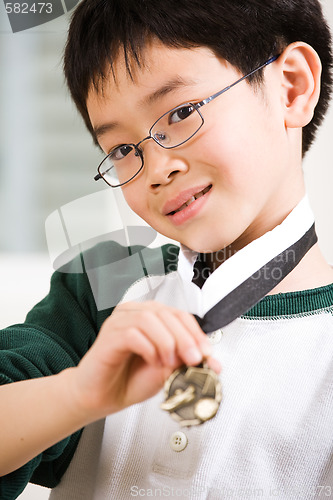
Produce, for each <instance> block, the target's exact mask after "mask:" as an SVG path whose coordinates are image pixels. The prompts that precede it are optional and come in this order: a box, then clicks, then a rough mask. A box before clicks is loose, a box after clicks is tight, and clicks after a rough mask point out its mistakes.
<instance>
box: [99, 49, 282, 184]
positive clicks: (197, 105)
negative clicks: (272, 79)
mask: <svg viewBox="0 0 333 500" xmlns="http://www.w3.org/2000/svg"><path fill="white" fill-rule="evenodd" d="M279 56H280V54H277V55H275V56H273V57H271V58H270V59H268V60H267V61H266V62H265V63H263V64H261V65H260V66H258V67H257V68H255V69H254V70H252V71H250V73H247V74H246V75H244V76H242V77H241V78H239V79H238V80H236V81H235V82H234V83H232V84H231V85H228V86H227V87H224V88H223V89H222V90H219V91H218V92H216V93H215V94H212V95H211V96H209V97H206V99H203V100H202V101H199V102H197V103H191V102H185V103H184V104H179V105H178V106H176V107H174V108H172V109H170V110H169V111H167V112H166V113H163V115H161V116H160V117H159V118H158V119H157V120H156V121H155V122H154V123H153V125H152V126H151V127H150V129H149V135H148V136H147V137H145V138H144V139H142V140H141V141H139V142H138V143H137V144H132V143H129V144H124V146H133V148H134V150H135V155H136V156H140V158H141V167H140V168H139V170H138V171H137V172H136V173H135V174H134V175H133V176H132V177H131V178H130V179H128V180H127V181H125V182H122V183H120V184H117V185H115V186H113V185H111V184H110V183H109V182H108V181H107V180H106V179H105V178H104V177H103V175H102V174H101V173H100V167H101V166H102V164H103V163H104V162H105V160H106V159H107V158H108V157H109V156H110V155H111V154H112V153H113V151H111V152H110V153H109V154H107V155H106V156H105V157H104V158H103V160H102V161H101V162H100V164H99V165H98V167H97V171H98V174H97V175H95V177H94V180H95V181H98V180H100V179H103V181H104V182H106V184H107V185H108V186H110V187H112V188H117V187H120V186H124V184H127V183H128V182H130V181H131V180H133V179H134V178H135V177H136V176H137V175H138V174H139V173H140V172H141V170H142V169H143V167H144V158H143V151H142V150H141V149H140V148H139V146H140V145H141V144H142V143H143V142H144V141H147V140H148V139H153V141H154V142H155V143H156V144H158V145H159V146H161V148H163V149H173V148H178V147H179V146H182V145H183V144H185V143H186V142H187V141H189V140H190V139H192V137H193V136H194V135H195V134H196V133H197V132H198V131H199V130H200V129H201V128H202V126H203V125H204V123H205V120H204V117H203V116H202V114H201V112H200V108H202V107H203V106H205V104H208V103H210V102H211V101H213V100H214V99H216V98H217V97H219V96H220V95H222V94H224V93H225V92H227V91H228V90H230V89H232V88H233V87H235V85H237V84H238V83H241V82H242V81H243V80H245V79H246V78H249V77H250V76H252V75H253V74H254V73H256V72H257V71H260V70H261V69H263V68H265V67H266V66H268V65H269V64H271V63H273V62H274V61H276V60H277V59H278V57H279ZM186 105H191V106H193V108H194V109H195V110H196V111H197V112H198V113H199V115H200V117H201V120H202V123H201V125H200V127H198V128H197V130H196V131H195V132H193V134H192V135H190V137H188V138H187V139H185V140H184V141H182V142H180V143H179V144H176V145H174V146H165V145H163V144H161V143H160V142H158V140H157V139H156V137H154V136H153V135H151V132H152V130H153V128H154V127H155V125H156V123H157V122H159V121H160V120H161V119H162V118H163V117H164V116H166V115H168V114H170V113H172V112H173V111H176V110H177V109H179V108H182V107H183V106H186Z"/></svg>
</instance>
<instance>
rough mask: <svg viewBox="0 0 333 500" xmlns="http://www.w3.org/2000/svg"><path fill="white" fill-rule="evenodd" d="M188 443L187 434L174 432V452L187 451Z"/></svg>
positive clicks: (172, 439)
mask: <svg viewBox="0 0 333 500" xmlns="http://www.w3.org/2000/svg"><path fill="white" fill-rule="evenodd" d="M187 443H188V439H187V436H186V434H184V433H183V432H180V431H177V432H174V433H173V434H172V436H171V438H170V446H171V448H172V449H173V450H174V451H183V450H185V448H186V446H187Z"/></svg>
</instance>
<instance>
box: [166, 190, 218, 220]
mask: <svg viewBox="0 0 333 500" xmlns="http://www.w3.org/2000/svg"><path fill="white" fill-rule="evenodd" d="M210 188H211V186H207V187H206V188H205V189H203V190H202V191H200V193H197V194H195V195H194V196H191V198H190V199H189V200H188V201H186V202H185V203H183V205H182V206H181V207H179V208H178V209H177V210H175V211H174V212H171V214H172V215H173V214H176V213H177V212H180V211H181V210H183V209H184V208H185V207H188V206H189V205H191V203H193V202H194V201H195V200H197V199H198V198H200V197H201V196H203V195H204V194H206V193H208V191H209V190H210Z"/></svg>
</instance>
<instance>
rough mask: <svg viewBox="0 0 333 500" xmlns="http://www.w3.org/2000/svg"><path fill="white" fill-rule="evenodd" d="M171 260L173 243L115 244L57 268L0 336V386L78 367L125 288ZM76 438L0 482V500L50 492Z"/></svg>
mask: <svg viewBox="0 0 333 500" xmlns="http://www.w3.org/2000/svg"><path fill="white" fill-rule="evenodd" d="M177 254H178V249H177V247H174V246H173V245H165V246H164V247H162V248H155V249H147V248H145V247H141V246H133V247H124V246H122V245H119V244H118V243H115V242H114V241H113V242H107V243H103V244H100V245H97V246H96V247H94V248H93V249H91V250H89V251H87V252H86V253H84V254H83V255H79V256H78V257H77V258H76V259H74V260H73V261H71V262H70V263H69V264H67V265H65V266H63V267H62V269H61V272H55V273H54V274H53V276H52V278H51V287H50V292H49V294H48V296H47V297H46V298H45V299H44V300H42V301H41V302H40V303H39V304H37V305H36V306H35V307H34V308H33V309H32V310H31V311H30V312H29V313H28V315H27V318H26V321H25V323H24V324H20V325H14V326H12V327H10V328H7V329H5V330H2V331H0V384H8V383H11V382H15V381H19V380H27V379H31V378H37V377H44V376H48V375H53V374H56V373H59V372H60V371H62V370H64V369H66V368H68V367H71V366H76V365H77V364H78V363H79V361H80V359H81V358H82V357H83V356H84V354H85V353H86V352H87V350H88V349H89V348H90V347H91V345H92V344H93V342H94V340H95V338H96V335H97V333H98V331H99V329H100V327H101V325H102V323H103V321H104V320H105V319H106V318H107V317H108V316H109V315H110V314H111V313H112V311H113V308H114V307H115V306H116V304H117V303H118V302H119V300H120V299H121V298H122V296H123V294H124V293H125V292H126V290H127V288H128V287H129V286H131V284H132V283H134V282H135V281H136V280H137V279H140V278H141V277H142V276H144V275H147V274H165V273H168V272H171V271H172V270H174V269H175V268H176V262H177ZM18 411H19V403H18ZM80 434H81V432H77V433H75V434H73V435H72V436H69V437H67V438H66V439H64V440H63V441H61V442H59V443H57V444H55V445H54V446H52V447H51V448H49V449H48V450H45V451H44V452H43V453H41V454H40V455H38V456H37V457H35V458H34V459H33V460H31V461H30V462H29V463H27V464H26V465H24V466H23V467H21V468H20V469H18V470H16V471H14V472H12V473H11V474H8V475H7V476H4V477H2V478H0V498H1V500H12V499H14V498H17V496H18V495H19V494H20V493H21V492H22V491H23V489H24V488H25V486H26V484H27V483H28V482H29V481H31V482H35V483H37V484H40V485H42V486H46V487H49V488H53V487H54V486H56V485H57V484H58V483H59V481H60V479H61V477H62V475H63V474H64V472H65V471H66V469H67V467H68V465H69V463H70V461H71V459H72V457H73V455H74V452H75V450H76V446H77V444H78V441H79V438H80ZM0 452H1V448H0Z"/></svg>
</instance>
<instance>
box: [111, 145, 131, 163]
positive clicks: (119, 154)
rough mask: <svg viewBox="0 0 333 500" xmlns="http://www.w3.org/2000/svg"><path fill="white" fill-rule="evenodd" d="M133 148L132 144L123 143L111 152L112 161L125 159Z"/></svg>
mask: <svg viewBox="0 0 333 500" xmlns="http://www.w3.org/2000/svg"><path fill="white" fill-rule="evenodd" d="M133 149H134V148H133V146H131V145H130V144H123V145H122V146H118V147H117V148H114V149H113V150H112V151H111V152H110V159H111V160H112V161H119V160H123V159H124V158H125V157H126V156H127V155H128V154H130V153H131V152H132V151H133Z"/></svg>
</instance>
